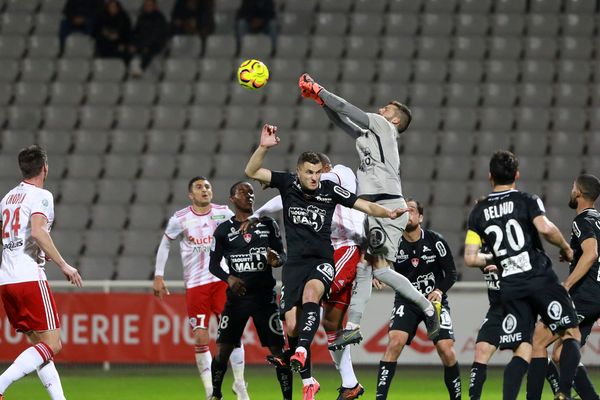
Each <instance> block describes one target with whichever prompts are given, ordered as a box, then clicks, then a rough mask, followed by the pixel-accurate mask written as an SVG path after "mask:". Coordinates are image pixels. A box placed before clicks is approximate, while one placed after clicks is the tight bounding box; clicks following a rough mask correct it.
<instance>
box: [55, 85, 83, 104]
mask: <svg viewBox="0 0 600 400" xmlns="http://www.w3.org/2000/svg"><path fill="white" fill-rule="evenodd" d="M83 94H84V92H83V85H81V84H79V83H72V82H54V83H53V84H52V85H51V86H50V104H53V105H64V106H65V105H68V106H76V105H79V103H81V100H82V99H83Z"/></svg>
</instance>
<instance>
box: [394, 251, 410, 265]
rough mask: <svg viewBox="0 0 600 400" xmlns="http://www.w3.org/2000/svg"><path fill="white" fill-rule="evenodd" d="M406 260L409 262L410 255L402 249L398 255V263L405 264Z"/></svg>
mask: <svg viewBox="0 0 600 400" xmlns="http://www.w3.org/2000/svg"><path fill="white" fill-rule="evenodd" d="M406 260H408V254H406V253H405V252H404V250H403V249H400V251H399V252H398V254H397V255H396V261H398V262H403V261H406Z"/></svg>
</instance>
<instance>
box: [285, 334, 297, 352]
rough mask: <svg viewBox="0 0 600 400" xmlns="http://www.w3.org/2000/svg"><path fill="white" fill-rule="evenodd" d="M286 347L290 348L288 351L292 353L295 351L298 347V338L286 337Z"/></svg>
mask: <svg viewBox="0 0 600 400" xmlns="http://www.w3.org/2000/svg"><path fill="white" fill-rule="evenodd" d="M287 338H288V346H290V350H291V351H292V353H294V352H295V351H296V347H298V336H289V335H288V337H287Z"/></svg>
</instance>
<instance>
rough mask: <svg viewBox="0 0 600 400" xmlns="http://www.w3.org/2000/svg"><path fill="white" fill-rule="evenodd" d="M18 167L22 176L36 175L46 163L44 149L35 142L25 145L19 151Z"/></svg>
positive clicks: (46, 158)
mask: <svg viewBox="0 0 600 400" xmlns="http://www.w3.org/2000/svg"><path fill="white" fill-rule="evenodd" d="M18 159H19V169H20V170H21V174H22V175H23V178H25V179H30V178H33V177H34V176H38V175H39V174H40V173H41V172H42V170H43V169H44V166H45V165H46V164H47V163H48V155H47V154H46V151H45V150H44V149H42V148H41V147H40V146H38V145H37V144H34V145H32V146H29V147H26V148H24V149H23V150H21V151H20V152H19V157H18Z"/></svg>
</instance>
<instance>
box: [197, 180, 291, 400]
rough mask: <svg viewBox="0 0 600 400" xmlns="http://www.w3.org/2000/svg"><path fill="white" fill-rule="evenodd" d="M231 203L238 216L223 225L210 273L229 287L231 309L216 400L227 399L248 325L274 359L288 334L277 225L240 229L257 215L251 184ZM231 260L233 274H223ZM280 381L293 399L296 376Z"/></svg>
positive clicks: (281, 375)
mask: <svg viewBox="0 0 600 400" xmlns="http://www.w3.org/2000/svg"><path fill="white" fill-rule="evenodd" d="M229 200H230V201H231V203H232V204H233V205H234V207H235V215H234V216H233V217H232V218H231V219H230V220H229V221H226V222H223V223H222V224H220V225H219V226H218V227H217V229H216V230H215V233H214V240H213V244H212V249H211V252H210V267H209V268H210V272H211V273H212V274H213V275H215V276H216V277H218V278H220V279H222V280H223V281H225V282H227V283H228V284H229V288H228V289H227V303H226V304H225V309H224V310H223V313H222V314H221V318H220V323H219V331H218V338H217V346H218V350H217V355H216V356H215V358H214V359H213V361H212V365H211V369H212V381H213V394H212V399H213V400H220V399H221V398H222V393H221V386H222V383H223V378H224V376H225V372H226V371H227V361H228V360H229V356H230V355H231V352H232V351H233V349H234V348H235V346H239V345H240V342H241V338H242V334H243V332H244V328H245V327H246V323H247V322H248V319H249V318H250V317H252V320H253V321H254V326H255V327H256V331H257V333H258V337H259V338H260V342H261V344H262V345H263V346H264V347H268V348H269V350H270V351H271V353H272V354H276V355H280V354H282V353H283V345H284V338H283V328H282V326H281V321H280V319H279V315H278V310H277V304H276V301H275V289H274V288H275V279H273V274H272V272H271V268H276V267H281V266H282V265H283V264H284V263H285V259H286V255H285V253H284V251H283V243H282V241H281V236H280V234H279V227H278V226H277V223H276V222H275V221H274V220H273V219H272V218H269V217H264V218H261V219H260V221H258V222H257V223H256V224H254V225H253V226H251V227H250V228H249V229H247V230H246V231H245V232H242V231H241V229H240V226H241V225H242V223H244V222H245V221H246V220H247V219H248V217H250V215H252V213H253V212H254V210H253V204H254V189H253V188H252V185H251V184H250V183H248V182H237V183H235V184H234V185H233V186H232V187H231V189H230V197H229ZM223 258H225V260H226V262H227V265H228V266H229V273H227V272H226V271H225V270H223V268H221V265H220V261H221V260H222V259H223ZM277 379H278V380H279V384H280V386H281V392H282V394H283V399H284V400H291V398H292V372H291V371H290V369H289V368H285V367H278V368H277Z"/></svg>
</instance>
